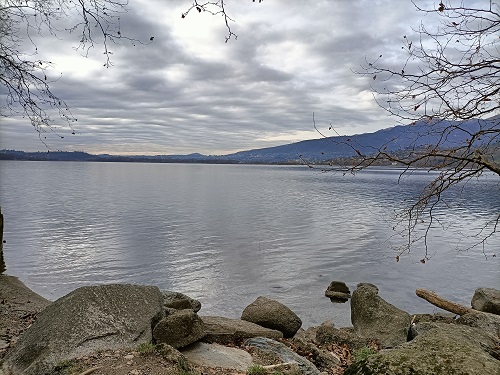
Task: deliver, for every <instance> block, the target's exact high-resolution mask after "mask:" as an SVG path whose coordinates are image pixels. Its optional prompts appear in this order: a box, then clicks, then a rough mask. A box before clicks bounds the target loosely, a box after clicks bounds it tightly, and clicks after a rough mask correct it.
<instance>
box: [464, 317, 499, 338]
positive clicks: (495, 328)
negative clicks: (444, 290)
mask: <svg viewBox="0 0 500 375" xmlns="http://www.w3.org/2000/svg"><path fill="white" fill-rule="evenodd" d="M457 323H458V324H464V325H467V326H469V327H477V328H481V329H483V330H484V331H486V332H488V333H490V334H492V335H495V336H497V337H499V338H500V316H499V315H496V314H490V313H469V314H465V315H462V316H461V317H460V318H458V319H457Z"/></svg>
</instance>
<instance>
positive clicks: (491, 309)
mask: <svg viewBox="0 0 500 375" xmlns="http://www.w3.org/2000/svg"><path fill="white" fill-rule="evenodd" d="M471 306H472V308H473V309H475V310H479V311H483V312H488V313H491V314H496V315H500V290H498V289H493V288H477V289H476V291H475V292H474V296H473V297H472V301H471Z"/></svg>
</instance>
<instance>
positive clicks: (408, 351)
mask: <svg viewBox="0 0 500 375" xmlns="http://www.w3.org/2000/svg"><path fill="white" fill-rule="evenodd" d="M419 325H422V326H424V327H419V328H418V329H417V330H418V331H419V332H421V333H420V334H419V335H418V336H417V337H416V338H415V339H414V340H412V341H410V342H408V343H405V344H402V345H401V346H399V347H397V348H394V349H390V350H383V351H381V352H380V353H378V354H374V355H371V356H369V357H368V358H366V359H364V360H362V361H359V362H355V363H354V364H353V365H352V366H351V367H349V369H347V371H346V372H345V373H344V374H345V375H371V374H373V375H375V374H386V375H400V374H413V375H427V374H433V375H448V374H464V375H465V374H467V375H498V370H499V369H500V361H499V360H498V358H500V356H499V354H500V353H499V350H498V348H496V339H495V337H493V336H492V335H489V334H487V333H485V332H484V331H482V330H481V329H478V328H474V327H467V326H462V325H459V324H445V323H419V324H417V326H419Z"/></svg>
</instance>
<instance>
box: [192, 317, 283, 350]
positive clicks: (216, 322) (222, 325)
mask: <svg viewBox="0 0 500 375" xmlns="http://www.w3.org/2000/svg"><path fill="white" fill-rule="evenodd" d="M201 319H202V320H203V323H204V326H205V337H203V341H205V342H208V343H212V342H215V343H218V344H236V343H239V342H240V341H242V340H246V339H249V338H251V337H267V338H270V339H280V338H282V337H283V333H282V332H280V331H277V330H274V329H269V328H265V327H262V326H259V325H258V324H255V323H251V322H247V321H245V320H240V319H230V318H223V317H220V316H202V317H201Z"/></svg>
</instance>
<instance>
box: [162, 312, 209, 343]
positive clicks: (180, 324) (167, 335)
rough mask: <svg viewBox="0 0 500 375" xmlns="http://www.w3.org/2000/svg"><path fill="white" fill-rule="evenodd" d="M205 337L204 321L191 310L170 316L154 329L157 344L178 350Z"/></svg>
mask: <svg viewBox="0 0 500 375" xmlns="http://www.w3.org/2000/svg"><path fill="white" fill-rule="evenodd" d="M203 336H205V327H204V324H203V321H202V320H201V318H200V317H199V316H198V315H196V313H195V312H194V311H193V310H191V309H185V310H179V311H177V312H175V313H173V314H169V315H168V316H166V317H165V318H163V319H162V320H161V321H160V322H158V324H157V325H156V326H155V327H154V329H153V337H154V339H155V341H156V342H157V343H160V344H168V345H170V346H172V347H174V348H176V349H178V348H182V347H184V346H187V345H189V344H192V343H194V342H196V341H198V340H200V339H201V338H203Z"/></svg>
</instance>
